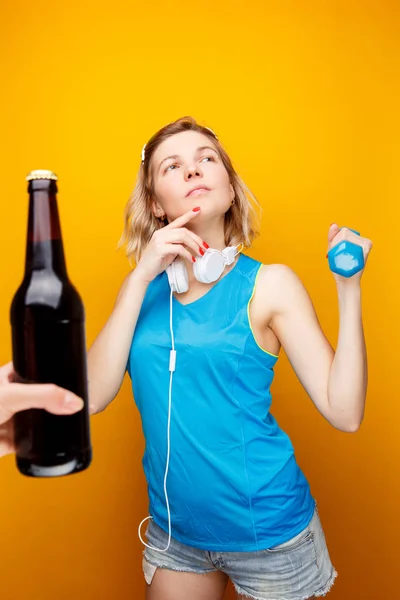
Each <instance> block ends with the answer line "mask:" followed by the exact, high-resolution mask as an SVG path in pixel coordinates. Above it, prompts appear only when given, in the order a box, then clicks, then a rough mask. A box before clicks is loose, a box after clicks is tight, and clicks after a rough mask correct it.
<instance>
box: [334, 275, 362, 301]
mask: <svg viewBox="0 0 400 600" xmlns="http://www.w3.org/2000/svg"><path fill="white" fill-rule="evenodd" d="M336 289H337V293H338V298H339V302H340V303H348V302H352V303H354V302H357V303H358V302H360V300H361V285H360V280H358V281H351V280H348V281H344V282H342V281H338V282H337V283H336Z"/></svg>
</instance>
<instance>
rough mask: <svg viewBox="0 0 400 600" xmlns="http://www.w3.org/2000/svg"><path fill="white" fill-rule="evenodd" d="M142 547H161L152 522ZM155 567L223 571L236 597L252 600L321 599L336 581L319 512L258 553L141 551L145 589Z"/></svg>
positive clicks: (179, 547)
mask: <svg viewBox="0 0 400 600" xmlns="http://www.w3.org/2000/svg"><path fill="white" fill-rule="evenodd" d="M146 536H147V543H148V544H150V545H151V546H155V547H156V548H165V547H166V546H167V543H168V534H167V533H165V532H164V531H163V530H162V529H160V527H158V525H156V524H155V523H154V521H150V522H149V525H148V527H147V532H146ZM157 568H162V569H169V570H172V571H185V572H190V573H199V574H204V573H211V572H213V571H222V572H223V573H226V575H228V577H229V578H230V579H231V581H232V583H233V585H234V586H235V589H236V591H237V593H239V594H242V595H244V596H246V597H248V598H250V599H253V600H305V599H306V598H310V597H312V596H325V594H327V593H328V592H329V590H330V588H331V587H332V584H333V582H334V580H335V578H336V576H337V573H336V570H335V569H334V567H333V566H332V563H331V560H330V557H329V552H328V548H327V546H326V541H325V535H324V532H323V529H322V526H321V521H320V518H319V514H318V509H317V507H315V511H314V515H313V517H312V519H311V521H310V522H309V524H308V525H307V527H305V529H303V531H301V532H300V533H299V534H298V535H296V536H295V537H293V538H292V539H290V540H288V541H287V542H284V543H283V544H279V545H278V546H274V547H273V548H268V549H267V550H260V551H257V552H209V551H205V550H199V549H198V548H193V547H192V546H186V545H185V544H181V543H180V542H178V541H176V540H174V539H171V543H170V546H169V548H168V550H167V552H157V551H156V550H151V549H150V548H147V547H146V548H145V550H144V551H143V572H144V576H145V579H146V582H147V584H148V585H150V584H151V581H152V579H153V577H154V574H155V572H156V570H157Z"/></svg>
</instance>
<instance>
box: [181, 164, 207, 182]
mask: <svg viewBox="0 0 400 600" xmlns="http://www.w3.org/2000/svg"><path fill="white" fill-rule="evenodd" d="M197 177H203V172H202V170H201V169H200V167H199V165H189V166H187V167H186V170H185V180H186V181H190V179H194V178H197Z"/></svg>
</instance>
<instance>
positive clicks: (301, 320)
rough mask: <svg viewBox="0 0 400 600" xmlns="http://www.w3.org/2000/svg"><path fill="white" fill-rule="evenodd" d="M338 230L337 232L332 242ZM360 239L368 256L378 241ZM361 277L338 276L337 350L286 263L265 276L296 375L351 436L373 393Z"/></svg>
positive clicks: (321, 408)
mask: <svg viewBox="0 0 400 600" xmlns="http://www.w3.org/2000/svg"><path fill="white" fill-rule="evenodd" d="M337 230H338V228H336V229H335V228H333V229H332V228H331V234H330V243H331V242H332V238H333V236H334V234H335V232H336V231H337ZM341 235H348V236H350V235H351V234H349V233H347V232H345V233H343V234H341ZM360 241H361V243H362V245H363V248H364V252H365V257H367V256H368V253H369V251H370V249H371V247H372V243H371V242H370V241H369V240H366V239H361V240H357V242H358V243H360ZM361 274H362V273H361V272H360V273H358V274H357V275H353V276H352V277H351V278H349V279H345V278H343V277H340V276H337V275H335V280H336V284H337V292H338V301H339V317H340V319H339V323H340V325H339V336H338V343H337V348H336V352H335V351H334V350H333V348H332V347H331V345H330V343H329V342H328V340H327V338H326V336H325V334H324V333H323V331H322V329H321V326H320V324H319V322H318V318H317V315H316V313H315V310H314V307H313V304H312V302H311V299H310V297H309V295H308V293H307V291H306V290H305V288H304V286H303V284H302V283H301V281H300V280H299V278H298V277H297V276H296V275H295V274H294V273H293V271H291V269H289V268H288V267H285V266H283V265H274V266H273V267H272V268H271V269H269V273H268V269H267V270H266V273H265V275H264V277H263V278H262V279H264V285H265V286H266V287H265V293H266V292H267V289H268V293H269V294H270V297H271V302H272V315H273V316H272V319H271V323H270V327H271V329H272V330H273V331H274V332H275V334H276V336H277V337H278V338H279V340H280V342H281V344H282V346H283V348H284V350H285V352H286V354H287V356H288V358H289V360H290V363H291V364H292V366H293V369H294V371H295V373H296V375H297V376H298V378H299V380H300V382H301V383H302V385H303V387H304V388H305V390H306V391H307V393H308V395H309V396H310V398H311V400H312V401H313V402H314V404H315V406H316V407H317V409H318V410H319V412H320V413H321V414H322V415H323V416H324V417H325V418H326V419H327V420H328V421H329V422H330V423H331V424H332V425H333V426H334V427H336V428H337V429H340V430H342V431H347V432H354V431H357V429H358V428H359V426H360V424H361V422H362V420H363V416H364V409H365V400H366V393H367V380H368V368H367V354H366V348H365V339H364V331H363V324H362V311H361V288H360V280H361ZM267 280H268V283H267Z"/></svg>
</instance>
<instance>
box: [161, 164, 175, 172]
mask: <svg viewBox="0 0 400 600" xmlns="http://www.w3.org/2000/svg"><path fill="white" fill-rule="evenodd" d="M177 166H178V165H177V164H176V163H173V164H172V165H168V167H167V168H166V169H165V170H164V173H166V172H167V171H170V170H171V171H173V170H175V167H177ZM171 167H174V169H171Z"/></svg>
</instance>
